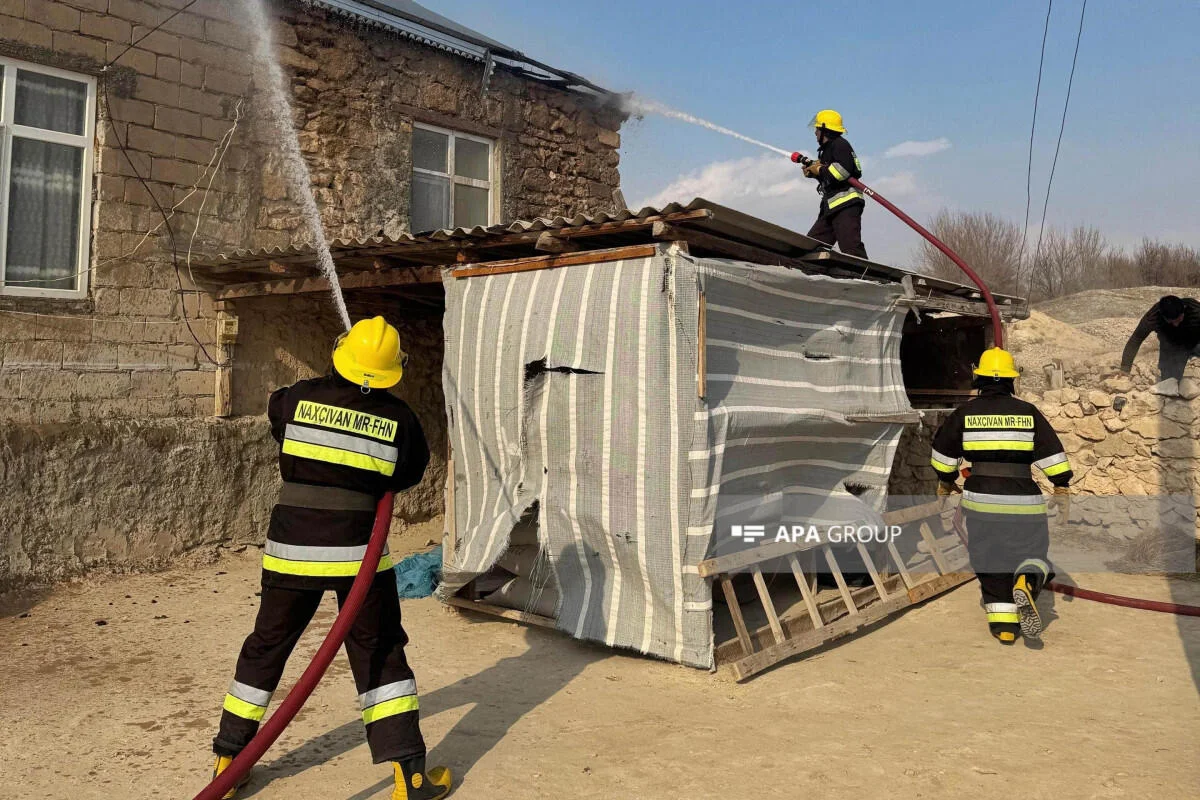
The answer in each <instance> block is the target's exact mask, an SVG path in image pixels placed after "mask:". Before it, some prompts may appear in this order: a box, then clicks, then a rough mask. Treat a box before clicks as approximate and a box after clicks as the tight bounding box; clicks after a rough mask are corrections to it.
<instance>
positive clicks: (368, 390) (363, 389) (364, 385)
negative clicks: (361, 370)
mask: <svg viewBox="0 0 1200 800" xmlns="http://www.w3.org/2000/svg"><path fill="white" fill-rule="evenodd" d="M358 390H359V391H360V392H362V393H363V394H370V393H371V384H370V383H368V382H367V379H366V378H363V382H362V386H360V387H358Z"/></svg>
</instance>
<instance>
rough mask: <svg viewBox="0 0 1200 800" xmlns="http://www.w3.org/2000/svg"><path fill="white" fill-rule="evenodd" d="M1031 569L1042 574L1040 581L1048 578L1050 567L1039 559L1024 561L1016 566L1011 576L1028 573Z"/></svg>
mask: <svg viewBox="0 0 1200 800" xmlns="http://www.w3.org/2000/svg"><path fill="white" fill-rule="evenodd" d="M1031 568H1032V569H1036V570H1037V571H1038V572H1040V573H1042V580H1046V579H1047V578H1049V577H1050V565H1049V564H1047V563H1046V562H1045V561H1042V560H1041V559H1040V558H1027V559H1025V560H1024V561H1022V562H1021V563H1020V564H1018V565H1017V569H1016V571H1015V572H1014V573H1013V574H1014V575H1020V574H1021V573H1022V572H1028V571H1029V570H1030V569H1031Z"/></svg>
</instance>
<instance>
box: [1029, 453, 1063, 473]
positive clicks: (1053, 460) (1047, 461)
mask: <svg viewBox="0 0 1200 800" xmlns="http://www.w3.org/2000/svg"><path fill="white" fill-rule="evenodd" d="M1066 460H1067V454H1066V453H1055V454H1054V455H1052V456H1046V457H1045V458H1039V459H1038V460H1037V461H1035V462H1033V466H1035V467H1037V468H1038V469H1042V470H1044V469H1046V467H1053V466H1054V465H1055V464H1062V463H1063V462H1065V461H1066Z"/></svg>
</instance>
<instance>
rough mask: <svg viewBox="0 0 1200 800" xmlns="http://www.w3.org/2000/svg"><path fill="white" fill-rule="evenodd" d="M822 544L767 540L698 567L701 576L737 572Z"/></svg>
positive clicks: (708, 576) (701, 563) (705, 562)
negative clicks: (751, 547)
mask: <svg viewBox="0 0 1200 800" xmlns="http://www.w3.org/2000/svg"><path fill="white" fill-rule="evenodd" d="M820 546H821V543H820V542H810V543H804V542H766V543H764V544H760V545H759V546H758V547H755V548H753V549H752V550H741V551H739V552H736V553H730V554H729V555H727V556H718V557H717V558H710V559H707V560H705V561H701V562H700V564H699V565H698V566H697V567H696V569H697V570H699V573H700V577H701V578H711V577H712V576H713V575H719V574H721V573H722V572H737V571H738V570H741V569H744V568H745V567H749V566H752V565H754V564H761V563H762V562H764V561H770V560H771V559H772V558H783V557H785V556H788V555H794V554H796V553H803V552H805V551H806V550H815V549H816V548H818V547H820Z"/></svg>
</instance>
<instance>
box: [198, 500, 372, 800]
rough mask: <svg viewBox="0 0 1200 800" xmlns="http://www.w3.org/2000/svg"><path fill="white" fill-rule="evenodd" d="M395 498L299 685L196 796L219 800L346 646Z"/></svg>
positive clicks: (263, 750)
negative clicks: (340, 648) (344, 600)
mask: <svg viewBox="0 0 1200 800" xmlns="http://www.w3.org/2000/svg"><path fill="white" fill-rule="evenodd" d="M392 500H393V495H392V493H391V492H388V493H387V494H385V495H384V496H383V497H382V498H380V500H379V504H378V505H377V506H376V507H375V526H374V527H373V528H372V529H371V539H370V541H369V542H368V543H367V552H366V555H364V556H363V560H362V566H360V567H359V568H358V575H356V576H355V577H354V584H353V585H352V586H351V587H350V594H349V595H347V596H346V602H345V603H343V604H342V610H341V611H340V612H339V613H338V615H337V619H335V620H334V621H333V625H332V626H331V627H330V628H329V633H327V634H325V641H323V642H321V647H320V648H319V649H318V650H317V654H316V655H315V656H313V660H312V662H311V663H310V664H309V665H308V667H307V668H306V669H305V670H304V674H303V675H301V676H300V680H298V681H296V685H295V686H293V687H292V690H291V691H290V692H288V696H287V697H285V698H284V700H283V702H282V703H280V704H279V708H277V709H276V710H275V713H274V714H272V715H271V718H270V719H269V720H267V721H266V722H265V723H264V724H263V726H262V727H261V728H259V730H258V733H257V734H256V735H255V737H254V738H253V739H251V740H250V744H248V745H246V748H245V749H244V750H242V752H241V753H238V755H237V758H235V759H233V763H232V764H230V765H229V768H228V769H226V770H225V771H224V772H222V773H221V774H220V775H218V776H217V777H216V778H214V779H213V782H212V783H210V784H209V785H208V786H205V787H204V789H203V790H201V792H200V793H199V794H198V795H196V796H195V798H193V800H219V798H221V797H222V796H223V795H224V794H225V793H226V792H228V791H229V790H230V789H232V788H233V787H234V786H235V785H236V784H237V783H238V781H240V780H241V779H242V777H243V776H244V775H245V774H246V773H247V772H249V771H250V768H251V767H252V766H254V765H255V763H257V761H258V760H259V759H260V758H262V755H263V753H265V752H267V748H269V747H270V746H271V745H272V744H274V743H275V740H276V739H278V738H279V734H281V733H283V729H284V728H286V727H287V726H288V723H290V722H291V721H292V718H293V717H295V716H296V713H297V712H299V711H300V709H301V707H303V705H304V703H305V701H306V700H308V696H309V695H310V694H312V692H313V689H315V688H317V683H318V682H320V680H321V676H323V675H324V674H325V670H326V669H328V668H329V663H330V662H331V661H333V657H334V656H335V655H336V654H337V651H338V648H339V647H341V646H342V642H343V641H344V640H345V638H346V634H347V633H348V632H349V631H350V626H351V624H353V622H354V618H355V617H357V616H358V611H359V609H360V608H362V604H363V600H364V599H365V598H366V596H367V590H368V589H369V588H370V587H371V582H372V581H373V580H375V569H376V567H378V566H379V557H380V555H381V554H382V553H383V546H384V544H385V543H386V542H387V535H388V528H389V527H390V526H391V523H392Z"/></svg>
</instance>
